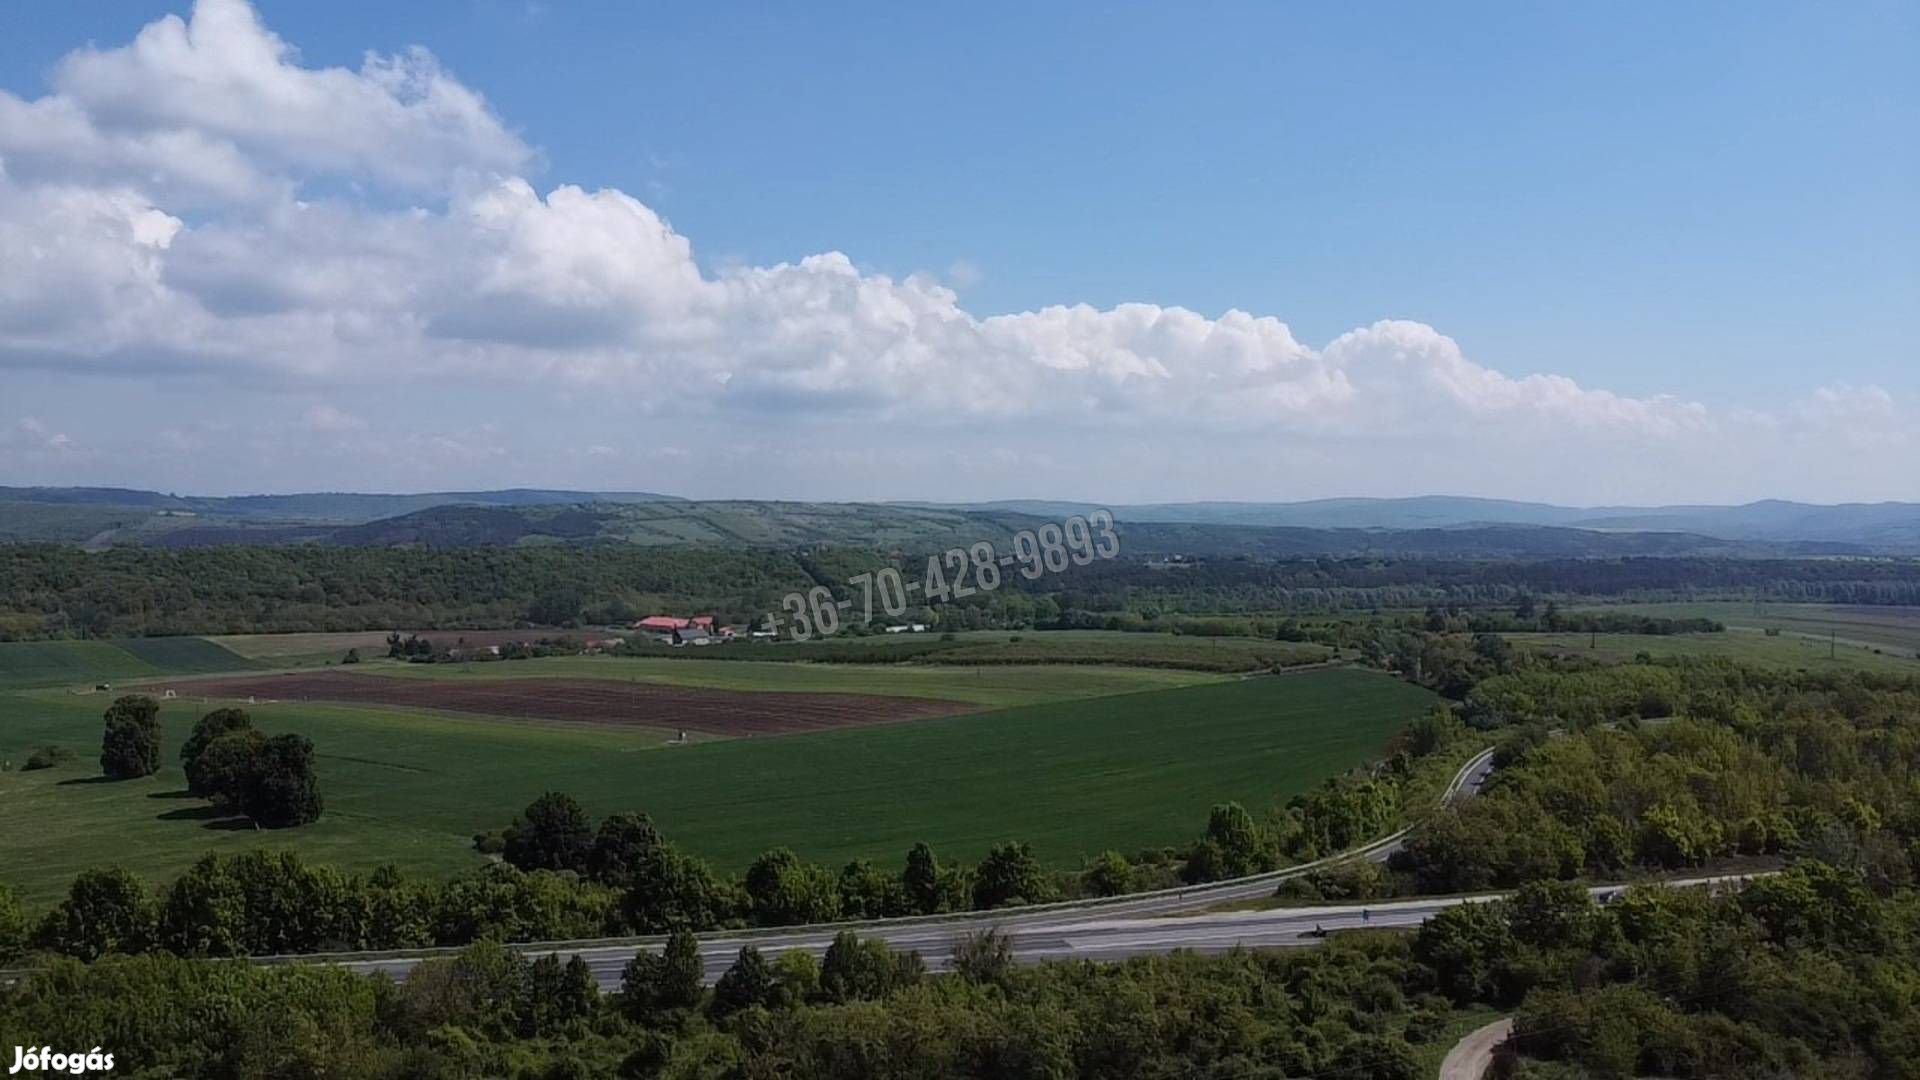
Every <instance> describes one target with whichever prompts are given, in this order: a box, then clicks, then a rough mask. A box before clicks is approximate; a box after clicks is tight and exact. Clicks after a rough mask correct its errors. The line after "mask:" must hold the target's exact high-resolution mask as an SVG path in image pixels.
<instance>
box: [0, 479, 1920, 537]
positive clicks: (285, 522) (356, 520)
mask: <svg viewBox="0 0 1920 1080" xmlns="http://www.w3.org/2000/svg"><path fill="white" fill-rule="evenodd" d="M663 503H671V504H685V505H687V506H690V507H697V506H714V507H723V506H725V507H743V506H765V507H790V508H804V507H833V506H840V507H849V506H873V507H890V508H898V509H937V510H950V511H973V512H993V513H1012V514H1023V515H1030V516H1038V517H1059V516H1064V515H1067V514H1073V513H1087V512H1089V511H1091V510H1093V509H1097V508H1101V507H1105V508H1107V509H1110V510H1112V511H1113V513H1114V515H1115V517H1116V519H1117V520H1119V521H1122V522H1133V523H1138V524H1169V525H1171V524H1181V525H1202V526H1204V525H1217V526H1256V527H1291V528H1306V529H1337V530H1352V529H1379V530H1418V529H1458V528H1470V527H1488V526H1533V527H1551V528H1571V529H1584V530H1590V531H1596V532H1622V533H1625V532H1683V533H1693V534H1698V535H1700V536H1706V537H1715V538H1719V539H1725V540H1730V541H1750V542H1767V543H1828V544H1848V545H1857V546H1860V547H1861V548H1863V549H1871V550H1876V551H1891V552H1916V551H1920V502H1900V501H1886V502H1878V503H1858V502H1855V503H1831V504H1823V503H1805V502H1797V501H1793V500H1788V499H1760V500H1755V501H1752V502H1747V503H1739V504H1711V503H1685V504H1672V505H1664V506H1634V505H1605V506H1588V507H1580V506H1564V505H1559V504H1554V503H1544V502H1530V501H1525V500H1517V499H1499V498H1489V497H1482V496H1457V495H1413V496H1336V497H1329V498H1318V499H1304V500H1294V501H1255V500H1247V501H1239V500H1194V501H1189V502H1157V503H1131V504H1129V503H1098V502H1087V501H1078V500H1055V499H997V500H985V501H977V502H927V501H910V500H860V501H856V500H781V499H690V498H686V497H683V496H678V495H668V494H661V493H656V492H645V491H613V492H594V491H574V490H568V489H557V488H556V489H549V488H525V487H519V488H502V489H494V490H476V491H444V492H412V493H384V492H379V493H376V492H365V493H363V492H345V491H335V492H295V493H287V494H251V495H225V496H220V495H214V496H195V495H177V494H171V493H162V492H157V491H148V490H143V489H135V488H116V487H0V539H36V538H39V539H58V540H62V541H65V542H74V541H76V540H77V539H78V538H80V537H83V536H84V537H91V538H94V539H96V540H98V541H99V542H103V543H104V542H120V541H121V540H124V539H130V538H136V537H132V536H130V535H128V536H123V535H122V532H123V531H126V532H133V531H144V532H153V531H155V530H156V529H157V528H160V527H164V528H169V529H171V528H178V527H181V525H182V522H183V521H194V522H199V523H201V524H204V525H206V526H220V525H229V526H235V527H244V528H252V527H259V526H266V525H274V526H300V525H315V526H318V525H326V526H357V525H367V524H370V523H373V522H378V521H389V520H393V519H396V518H401V517H404V516H407V515H411V514H417V513H421V512H424V511H429V510H434V509H439V508H444V507H466V508H486V509H497V510H529V509H532V508H537V507H555V506H568V505H574V506H591V505H596V504H598V505H612V506H618V505H629V506H632V505H642V504H663ZM796 512H799V511H797V510H796ZM5 518H12V519H14V521H13V523H12V527H9V526H8V523H7V522H6V521H5V520H4V519H5ZM48 530H51V531H48ZM42 534H44V535H42ZM316 535H317V534H316Z"/></svg>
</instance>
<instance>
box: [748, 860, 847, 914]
mask: <svg viewBox="0 0 1920 1080" xmlns="http://www.w3.org/2000/svg"><path fill="white" fill-rule="evenodd" d="M746 887H747V897H748V899H749V901H751V903H752V905H753V920H754V922H756V923H758V924H759V925H761V926H795V925H801V924H805V923H817V922H831V921H832V920H833V919H834V918H835V917H837V916H838V915H839V914H840V889H839V885H838V883H837V882H836V881H834V879H833V876H832V875H831V874H829V873H828V872H827V871H826V870H825V869H824V868H823V867H818V866H814V865H812V864H810V863H806V862H802V861H801V860H800V858H799V856H797V855H795V854H794V853H793V852H791V851H789V850H787V849H786V848H774V849H773V850H772V851H769V852H767V853H765V854H763V855H761V856H760V857H759V858H758V859H755V860H754V861H753V865H752V866H750V867H748V868H747V878H746Z"/></svg>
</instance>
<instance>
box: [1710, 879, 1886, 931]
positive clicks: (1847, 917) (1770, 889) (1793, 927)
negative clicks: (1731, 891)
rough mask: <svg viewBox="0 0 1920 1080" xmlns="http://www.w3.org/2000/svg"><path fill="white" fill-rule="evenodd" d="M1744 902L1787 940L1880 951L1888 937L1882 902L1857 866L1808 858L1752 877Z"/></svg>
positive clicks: (1762, 922)
mask: <svg viewBox="0 0 1920 1080" xmlns="http://www.w3.org/2000/svg"><path fill="white" fill-rule="evenodd" d="M1740 907H1741V908H1742V909H1743V910H1745V911H1746V912H1747V914H1749V915H1751V916H1753V918H1754V919H1755V920H1756V921H1757V922H1759V924H1760V925H1761V926H1762V927H1764V928H1765V929H1766V932H1767V936H1768V937H1770V938H1772V939H1773V940H1774V941H1777V942H1779V943H1781V944H1782V945H1788V946H1793V947H1798V948H1815V947H1822V946H1824V947H1828V948H1832V947H1836V946H1838V947H1845V948H1854V949H1859V950H1861V951H1863V952H1872V951H1878V949H1879V948H1880V946H1881V943H1882V942H1883V941H1884V939H1885V937H1886V933H1885V928H1884V926H1883V925H1882V922H1881V917H1880V914H1879V909H1878V906H1877V905H1876V904H1875V903H1874V901H1873V896H1872V894H1870V893H1869V892H1868V891H1867V887H1866V882H1865V881H1864V880H1862V878H1861V875H1860V874H1859V873H1858V872H1857V871H1851V870H1843V869H1841V868H1839V867H1834V866H1829V865H1827V864H1826V863H1822V862H1814V861H1805V862H1800V863H1797V864H1795V865H1794V866H1792V867H1789V868H1788V869H1787V870H1784V871H1782V872H1781V873H1779V874H1776V875H1774V876H1772V877H1765V878H1759V879H1757V880H1755V881H1752V882H1749V883H1748V885H1747V887H1746V888H1745V889H1744V890H1742V891H1741V894H1740Z"/></svg>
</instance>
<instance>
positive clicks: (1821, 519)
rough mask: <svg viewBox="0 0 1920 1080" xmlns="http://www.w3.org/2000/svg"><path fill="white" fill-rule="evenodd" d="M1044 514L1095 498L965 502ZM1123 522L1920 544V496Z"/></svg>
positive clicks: (1473, 503)
mask: <svg viewBox="0 0 1920 1080" xmlns="http://www.w3.org/2000/svg"><path fill="white" fill-rule="evenodd" d="M959 505H962V506H965V507H967V508H970V509H994V510H1004V511H1010V512H1015V513H1024V514H1038V515H1041V516H1044V517H1052V516H1057V515H1059V514H1065V513H1085V512H1086V511H1087V510H1089V509H1091V508H1092V507H1094V506H1096V505H1099V504H1095V503H1075V502H1055V501H1046V500H1024V499H1015V500H1004V501H999V502H988V503H967V504H959ZM1109 509H1111V510H1112V511H1113V512H1114V516H1115V517H1116V518H1118V519H1119V520H1121V521H1138V522H1184V523H1190V524H1195V525H1267V526H1288V527H1301V528H1316V529H1450V528H1459V527H1462V526H1474V525H1536V526H1557V527H1562V528H1575V529H1592V530H1600V531H1608V532H1633V531H1661V532H1682V533H1697V534H1700V535H1703V536H1713V537H1719V538H1721V539H1724V540H1742V541H1764V542H1768V543H1780V544H1794V543H1816V544H1840V545H1851V546H1854V547H1858V548H1861V549H1869V550H1875V551H1887V552H1920V503H1911V502H1886V503H1841V504H1837V505H1818V504H1812V503H1796V502H1787V501H1783V500H1778V499H1770V500H1765V501H1762V502H1754V503H1746V504H1744V505H1740V506H1653V507H1631V506H1601V507H1572V506H1555V505H1551V504H1548V503H1529V502H1513V501H1509V500H1504V499H1476V498H1464V497H1458V496H1451V495H1423V496H1418V497H1414V498H1405V499H1314V500H1309V501H1306V502H1277V503H1264V502H1192V503H1145V504H1138V505H1125V504H1116V505H1111V506H1110V507H1109Z"/></svg>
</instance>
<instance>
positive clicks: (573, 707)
mask: <svg viewBox="0 0 1920 1080" xmlns="http://www.w3.org/2000/svg"><path fill="white" fill-rule="evenodd" d="M154 689H155V690H172V691H174V692H175V693H177V694H179V695H180V696H181V697H183V698H196V697H207V698H221V699H225V700H245V699H247V698H257V699H259V700H261V701H269V700H277V701H337V702H343V703H347V704H353V705H398V706H404V707H408V708H419V709H449V710H452V711H454V712H467V713H482V714H485V715H488V716H508V717H524V718H528V719H535V720H568V721H574V722H583V723H591V724H619V725H632V726H636V727H650V728H661V729H668V730H671V729H678V728H685V729H686V730H688V731H697V732H700V733H702V734H707V735H764V734H780V733H785V732H794V731H824V730H827V729H829V728H837V727H848V726H851V725H855V724H877V723H885V722H887V721H892V720H914V719H919V718H921V717H928V716H947V715H951V714H953V713H960V712H968V711H971V709H972V708H973V707H972V706H969V705H966V704H963V703H960V702H954V701H938V700H933V699H930V698H905V697H881V696H878V695H866V694H793V693H762V692H757V691H744V690H706V689H698V688H690V687H681V686H663V685H660V684H657V683H640V682H619V681H616V680H612V679H487V680H481V681H470V680H465V679H460V680H453V679H395V678H384V677H381V676H377V675H350V674H347V673H345V672H325V673H321V672H315V673H313V674H303V675H251V676H240V677H237V678H223V679H186V680H175V681H172V682H166V683H159V684H156V685H155V686H154Z"/></svg>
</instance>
